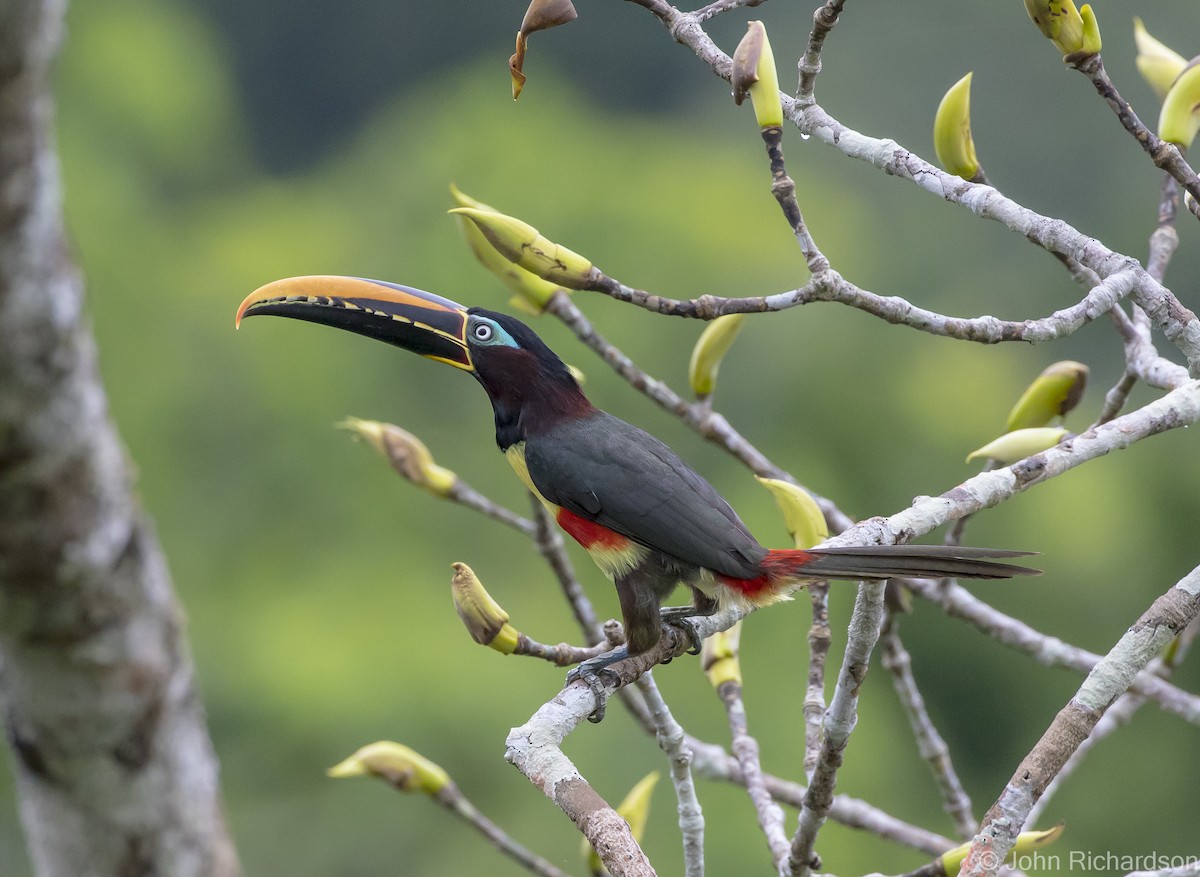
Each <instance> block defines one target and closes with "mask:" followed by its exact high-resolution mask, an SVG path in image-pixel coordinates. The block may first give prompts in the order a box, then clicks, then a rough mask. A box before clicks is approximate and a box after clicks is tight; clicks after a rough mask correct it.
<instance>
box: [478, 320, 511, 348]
mask: <svg viewBox="0 0 1200 877" xmlns="http://www.w3.org/2000/svg"><path fill="white" fill-rule="evenodd" d="M467 338H468V340H469V341H470V343H472V344H478V345H480V346H482V347H494V346H503V347H519V346H520V345H519V344H517V342H516V341H514V340H513V337H512V336H511V335H509V334H508V332H506V331H505V330H504V327H503V326H501V325H500V324H499V323H497V322H495V321H494V320H489V319H488V318H487V317H481V316H473V317H472V318H471V322H470V325H469V326H468V327H467Z"/></svg>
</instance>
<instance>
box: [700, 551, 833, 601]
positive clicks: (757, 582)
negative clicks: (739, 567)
mask: <svg viewBox="0 0 1200 877" xmlns="http://www.w3.org/2000/svg"><path fill="white" fill-rule="evenodd" d="M813 557H814V555H812V554H811V553H809V552H807V551H801V550H799V549H795V548H776V549H772V550H771V552H770V553H769V554H767V556H766V557H764V558H763V562H762V570H763V574H762V575H760V576H755V577H754V578H752V579H737V578H734V577H733V576H725V575H719V576H717V581H718V582H720V583H721V584H722V585H724V586H725V587H727V588H731V589H732V590H734V591H737V592H738V593H739V594H741V595H742V596H743V597H745V598H746V599H747V600H750V601H751V602H756V601H758V600H760V599H762V598H763V597H765V596H766V595H768V594H771V593H774V592H775V590H776V589H777V588H778V587H779V586H780V585H781V584H783V583H784V582H786V581H787V580H788V579H791V578H794V577H797V576H803V574H804V573H803V568H804V567H805V565H807V564H809V563H811V562H812V560H813Z"/></svg>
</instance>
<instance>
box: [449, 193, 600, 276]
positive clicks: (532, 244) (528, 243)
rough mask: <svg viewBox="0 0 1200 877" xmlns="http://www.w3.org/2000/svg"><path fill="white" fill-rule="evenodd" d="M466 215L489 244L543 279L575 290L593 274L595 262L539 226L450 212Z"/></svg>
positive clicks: (489, 214)
mask: <svg viewBox="0 0 1200 877" xmlns="http://www.w3.org/2000/svg"><path fill="white" fill-rule="evenodd" d="M450 212H451V213H453V214H456V215H459V216H465V217H466V218H467V219H469V220H470V221H471V222H473V223H474V224H475V225H476V226H478V228H479V230H480V231H481V232H483V236H484V237H485V238H487V240H488V243H490V244H491V245H492V246H493V247H495V248H496V249H497V250H499V251H500V254H501V255H502V256H504V258H506V259H508V260H509V261H510V262H515V263H516V264H517V265H520V266H521V267H522V268H524V269H526V270H528V271H532V272H533V273H534V274H536V275H537V276H538V277H541V278H542V279H543V280H549V281H551V282H552V283H561V284H562V285H563V286H569V287H571V288H572V289H578V288H580V287H582V286H584V285H585V284H586V283H587V282H588V280H589V279H590V277H591V275H592V263H591V262H589V261H588V260H587V259H585V258H584V257H583V256H581V255H579V254H578V253H576V252H574V251H573V250H568V249H567V248H566V247H563V246H560V245H558V244H556V243H554V241H552V240H549V239H548V238H546V237H544V236H543V235H542V234H541V233H540V232H539V231H538V230H537V229H536V228H534V227H533V226H532V225H530V224H529V223H527V222H522V221H521V220H520V219H517V218H516V217H514V216H509V215H507V214H505V213H496V212H494V211H490V210H480V209H479V208H477V207H455V208H454V209H453V210H451V211H450Z"/></svg>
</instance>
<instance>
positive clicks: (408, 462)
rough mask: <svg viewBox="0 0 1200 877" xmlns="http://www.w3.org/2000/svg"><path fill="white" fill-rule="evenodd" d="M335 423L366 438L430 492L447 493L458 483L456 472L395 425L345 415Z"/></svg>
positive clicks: (401, 472)
mask: <svg viewBox="0 0 1200 877" xmlns="http://www.w3.org/2000/svg"><path fill="white" fill-rule="evenodd" d="M338 427H339V428H340V429H346V430H349V431H350V432H353V433H354V434H355V435H357V436H359V437H360V438H363V439H366V441H367V442H369V443H370V444H371V446H372V447H374V448H375V450H377V451H379V453H381V454H383V456H384V458H385V459H386V460H387V461H388V462H389V463H390V464H391V465H392V468H393V469H395V470H396V471H397V472H399V473H400V474H401V475H403V476H404V477H405V478H407V479H408V480H409V481H411V482H412V483H413V484H415V485H417V487H421V488H424V489H425V490H428V491H429V492H430V493H432V494H433V495H434V496H447V495H449V493H450V491H451V490H453V489H454V485H455V484H457V483H458V476H457V475H455V474H454V473H453V472H451V471H450V470H449V469H446V468H444V467H442V466H439V465H438V464H437V463H435V462H434V461H433V454H431V453H430V452H429V448H427V447H426V446H425V443H424V442H422V441H421V440H420V439H419V438H417V437H416V436H415V435H413V434H412V433H410V432H407V431H405V430H403V429H401V428H400V427H398V426H395V425H393V424H391V423H380V422H379V421H378V420H360V419H359V418H357V417H347V418H346V419H345V420H343V421H342V422H341V423H339V424H338Z"/></svg>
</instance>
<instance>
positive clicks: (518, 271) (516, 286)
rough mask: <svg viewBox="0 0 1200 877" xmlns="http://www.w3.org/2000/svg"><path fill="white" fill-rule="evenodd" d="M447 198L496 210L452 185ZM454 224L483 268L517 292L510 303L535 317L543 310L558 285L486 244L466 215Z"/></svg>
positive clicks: (485, 209) (488, 210)
mask: <svg viewBox="0 0 1200 877" xmlns="http://www.w3.org/2000/svg"><path fill="white" fill-rule="evenodd" d="M450 195H451V197H452V198H453V199H454V201H455V203H457V204H458V206H459V207H471V208H474V209H476V210H484V211H487V212H489V213H495V212H496V210H495V209H494V208H492V207H489V206H488V205H486V204H484V203H483V202H481V201H476V200H475V199H474V198H472V197H470V196H469V195H466V194H464V193H463V192H461V191H460V190H459V189H458V188H457V187H456V186H454V185H453V184H451V186H450ZM454 221H455V222H456V223H457V224H458V227H459V230H460V231H461V232H462V233H463V237H464V238H466V240H467V246H469V247H470V248H471V252H472V253H474V254H475V258H476V259H478V260H479V262H480V264H482V265H483V267H484V268H486V269H487V270H489V271H491V272H492V273H493V274H495V275H496V277H498V278H499V279H500V281H501V282H502V283H504V285H505V286H507V287H508V288H509V289H510V290H512V291H513V292H515V293H516V295H515V296H514V297H513V298H512V299H510V302H509V303H510V304H512V305H513V306H515V307H517V308H519V309H520V310H522V311H525V312H526V313H529V314H534V315H538V314H541V313H542V312H543V311H545V310H546V305H547V304H548V303H549V301H550V297H551V296H553V295H554V293H556V292H558V291H559V290H561V289H562V287H561V286H559V285H558V284H557V283H551V282H550V281H548V280H543V279H542V278H540V277H538V276H537V275H536V274H534V273H533V272H532V271H527V270H525V269H524V268H522V267H521V266H520V265H517V264H515V263H513V262H510V261H509V260H508V259H507V258H506V257H505V256H504V255H503V254H502V253H501V252H500V251H499V250H497V249H496V248H495V247H493V246H492V245H491V243H489V241H488V239H487V238H486V237H485V236H484V234H483V232H482V231H481V230H480V228H479V226H478V225H476V224H475V223H474V222H472V221H471V220H469V219H467V218H466V217H465V216H455V217H454Z"/></svg>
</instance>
